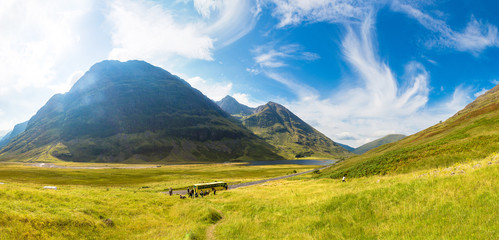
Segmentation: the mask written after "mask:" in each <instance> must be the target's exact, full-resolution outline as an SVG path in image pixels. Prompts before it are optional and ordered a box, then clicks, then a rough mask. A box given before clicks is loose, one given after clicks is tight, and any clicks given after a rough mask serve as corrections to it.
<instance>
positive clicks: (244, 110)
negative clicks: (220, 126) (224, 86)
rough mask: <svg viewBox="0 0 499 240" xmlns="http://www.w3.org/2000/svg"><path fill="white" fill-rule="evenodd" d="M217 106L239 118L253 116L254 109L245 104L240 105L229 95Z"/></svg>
mask: <svg viewBox="0 0 499 240" xmlns="http://www.w3.org/2000/svg"><path fill="white" fill-rule="evenodd" d="M216 104H217V105H218V106H219V107H220V108H221V109H223V110H224V111H226V112H227V113H229V114H230V115H233V116H234V115H235V117H237V116H248V115H251V114H253V112H254V111H255V109H254V108H250V107H248V106H246V105H244V104H240V103H239V102H238V101H237V100H236V99H234V98H233V97H231V96H229V95H227V96H225V97H224V98H223V99H222V100H220V101H217V102H216Z"/></svg>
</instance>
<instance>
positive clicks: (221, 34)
mask: <svg viewBox="0 0 499 240" xmlns="http://www.w3.org/2000/svg"><path fill="white" fill-rule="evenodd" d="M196 2H199V1H195V3H196ZM204 2H213V4H211V3H208V4H203V9H206V8H207V7H208V6H209V8H208V9H210V10H211V11H215V10H218V15H217V18H216V19H215V20H214V21H209V22H206V23H205V26H203V29H202V30H203V31H204V32H205V33H207V34H208V35H210V36H213V38H214V39H215V47H216V48H221V47H225V46H227V45H230V44H232V43H233V42H235V41H237V40H239V39H240V38H242V37H243V36H245V35H246V34H248V33H249V32H250V31H251V30H253V28H254V27H255V25H256V22H257V21H258V17H259V14H260V12H261V8H260V4H259V1H256V2H254V1H250V0H213V1H204ZM211 6H216V7H211ZM203 11H205V10H203ZM211 11H210V14H209V15H211V14H212V13H213V12H211Z"/></svg>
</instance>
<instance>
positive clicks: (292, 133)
mask: <svg viewBox="0 0 499 240" xmlns="http://www.w3.org/2000/svg"><path fill="white" fill-rule="evenodd" d="M243 125H244V126H245V127H246V128H248V129H250V130H251V131H252V132H253V133H255V134H256V135H258V136H260V137H261V138H263V139H264V140H265V141H266V142H267V143H269V144H270V145H272V146H274V147H276V149H277V151H278V152H277V153H278V154H279V155H281V156H284V157H285V158H288V159H292V158H302V157H312V158H341V157H346V156H350V155H351V153H350V152H349V151H347V150H346V149H344V148H343V147H341V146H340V145H338V144H336V143H335V142H333V141H332V140H331V139H329V138H328V137H326V136H325V135H324V134H322V133H320V132H319V131H317V130H316V129H314V128H313V127H312V126H310V125H308V124H307V123H306V122H304V121H303V120H301V119H300V118H299V117H297V116H296V115H294V114H293V113H292V112H291V111H289V110H288V109H286V108H285V107H284V106H282V105H279V104H277V103H273V102H269V103H267V104H265V105H263V106H260V107H258V108H257V110H256V112H255V113H254V114H253V115H250V116H248V117H245V118H243Z"/></svg>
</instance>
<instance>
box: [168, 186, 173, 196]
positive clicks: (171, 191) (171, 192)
mask: <svg viewBox="0 0 499 240" xmlns="http://www.w3.org/2000/svg"><path fill="white" fill-rule="evenodd" d="M168 193H170V196H171V195H172V194H173V189H172V188H171V187H170V190H169V191H168Z"/></svg>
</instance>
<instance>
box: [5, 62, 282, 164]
mask: <svg viewBox="0 0 499 240" xmlns="http://www.w3.org/2000/svg"><path fill="white" fill-rule="evenodd" d="M16 157H18V158H22V159H24V160H26V161H41V160H42V159H44V158H46V159H45V160H47V159H48V160H54V161H57V160H61V159H62V160H65V161H97V162H127V161H146V162H148V161H153V162H154V161H175V160H177V161H179V160H180V161H184V160H185V161H228V160H236V159H254V160H258V159H280V157H279V156H278V155H276V154H274V153H273V147H272V146H270V145H268V144H267V143H265V142H264V141H262V140H260V139H259V138H258V137H257V136H255V135H254V134H253V133H251V132H250V131H248V130H247V129H245V128H244V127H243V126H242V124H241V123H240V122H238V121H237V120H236V119H234V118H232V117H231V116H230V115H229V114H227V113H226V112H224V111H223V110H222V109H220V108H219V107H218V105H216V104H215V103H214V102H213V101H211V100H210V99H208V98H207V97H206V96H204V95H203V94H202V93H201V92H199V91H198V90H196V89H194V88H192V87H191V86H190V85H189V84H188V83H187V82H185V81H184V80H182V79H180V78H179V77H177V76H174V75H172V74H170V73H169V72H167V71H166V70H164V69H161V68H159V67H156V66H153V65H151V64H149V63H146V62H143V61H137V60H132V61H127V62H119V61H112V60H106V61H102V62H100V63H97V64H95V65H93V66H92V67H91V68H90V70H89V71H87V72H86V73H85V75H84V76H83V77H81V78H80V79H79V80H78V81H77V82H76V83H75V84H74V86H73V87H72V88H71V90H70V91H69V92H68V93H66V94H56V95H54V96H53V97H52V98H51V99H50V100H49V101H48V102H47V103H46V104H45V105H44V106H43V107H42V108H40V110H39V111H38V112H37V113H36V114H35V115H34V116H33V117H32V118H31V119H30V120H29V123H28V126H27V128H26V130H25V131H24V132H23V133H22V134H21V135H19V136H18V137H16V138H15V139H14V140H13V141H12V142H11V143H9V145H7V146H6V147H5V148H3V149H2V150H1V151H0V160H6V159H12V158H16Z"/></svg>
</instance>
